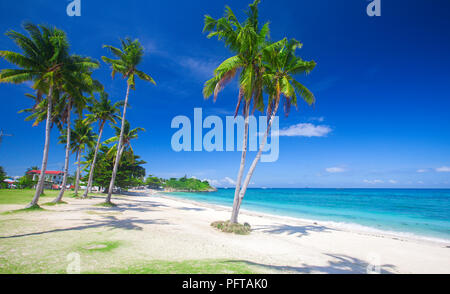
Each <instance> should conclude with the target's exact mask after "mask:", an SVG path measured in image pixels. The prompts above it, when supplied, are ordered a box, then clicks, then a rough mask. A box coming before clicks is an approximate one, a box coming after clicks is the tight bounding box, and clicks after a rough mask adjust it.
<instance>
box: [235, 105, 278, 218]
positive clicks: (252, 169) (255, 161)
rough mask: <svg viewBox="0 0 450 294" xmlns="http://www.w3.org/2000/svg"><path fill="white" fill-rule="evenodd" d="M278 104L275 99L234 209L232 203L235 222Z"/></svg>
mask: <svg viewBox="0 0 450 294" xmlns="http://www.w3.org/2000/svg"><path fill="white" fill-rule="evenodd" d="M278 106H279V99H278V100H277V102H276V105H275V108H274V110H273V112H272V114H271V117H270V120H269V124H268V125H267V130H266V132H265V134H264V137H263V140H262V142H261V144H260V146H259V150H258V153H257V155H256V157H255V159H254V160H253V162H252V165H251V166H250V169H249V170H248V172H247V175H246V177H245V180H244V184H243V185H242V189H241V191H240V192H239V198H238V202H237V205H236V211H235V210H234V205H233V213H236V223H237V217H238V214H239V210H240V208H241V204H242V200H243V199H244V196H245V193H246V192H247V188H248V185H249V184H250V180H251V178H252V176H253V172H254V171H255V168H256V165H257V164H258V162H259V160H260V159H261V155H262V152H263V150H264V146H266V143H267V137H268V136H269V133H270V129H271V127H272V123H273V119H274V117H275V115H276V113H277V111H278Z"/></svg>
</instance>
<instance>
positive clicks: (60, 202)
mask: <svg viewBox="0 0 450 294" xmlns="http://www.w3.org/2000/svg"><path fill="white" fill-rule="evenodd" d="M61 204H68V203H67V202H65V201H58V202H47V203H44V204H42V205H45V206H55V205H61Z"/></svg>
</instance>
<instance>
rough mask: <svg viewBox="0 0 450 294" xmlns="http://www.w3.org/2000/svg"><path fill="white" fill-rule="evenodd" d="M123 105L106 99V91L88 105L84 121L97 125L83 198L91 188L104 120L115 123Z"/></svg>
mask: <svg viewBox="0 0 450 294" xmlns="http://www.w3.org/2000/svg"><path fill="white" fill-rule="evenodd" d="M122 105H123V102H121V101H119V102H116V103H114V104H113V103H112V102H111V100H110V99H108V94H107V93H106V92H102V93H101V94H100V100H99V101H97V100H94V101H93V102H92V105H91V106H90V107H88V109H89V111H90V113H89V114H88V115H87V118H86V119H85V121H87V122H89V123H94V122H97V123H98V126H99V132H98V139H97V145H96V146H95V151H94V154H93V158H92V161H91V163H90V170H89V179H88V184H87V187H86V190H85V191H84V194H83V198H87V196H88V193H90V192H91V189H92V181H93V177H94V169H95V163H96V160H97V155H98V150H99V148H100V143H101V142H100V141H101V139H102V135H103V130H104V128H105V124H106V122H108V121H110V122H112V123H113V124H116V120H118V119H120V116H119V114H120V106H122Z"/></svg>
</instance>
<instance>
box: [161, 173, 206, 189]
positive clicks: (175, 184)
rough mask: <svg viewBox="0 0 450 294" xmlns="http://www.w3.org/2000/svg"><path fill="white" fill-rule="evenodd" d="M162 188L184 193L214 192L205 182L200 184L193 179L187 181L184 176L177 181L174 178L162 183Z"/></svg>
mask: <svg viewBox="0 0 450 294" xmlns="http://www.w3.org/2000/svg"><path fill="white" fill-rule="evenodd" d="M164 187H165V188H169V189H175V190H178V191H186V192H207V191H212V190H214V188H213V187H211V186H210V185H209V183H208V182H207V181H204V182H202V181H200V180H198V179H194V178H191V179H188V178H187V177H186V176H184V177H182V178H181V179H178V180H177V179H174V178H172V179H170V180H167V181H165V183H164Z"/></svg>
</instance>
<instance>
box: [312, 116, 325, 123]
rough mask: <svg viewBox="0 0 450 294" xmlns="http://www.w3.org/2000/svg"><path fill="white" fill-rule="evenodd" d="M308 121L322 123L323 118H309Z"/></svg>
mask: <svg viewBox="0 0 450 294" xmlns="http://www.w3.org/2000/svg"><path fill="white" fill-rule="evenodd" d="M309 121H318V122H324V121H325V118H324V117H323V116H320V117H310V118H309Z"/></svg>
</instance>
